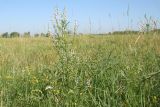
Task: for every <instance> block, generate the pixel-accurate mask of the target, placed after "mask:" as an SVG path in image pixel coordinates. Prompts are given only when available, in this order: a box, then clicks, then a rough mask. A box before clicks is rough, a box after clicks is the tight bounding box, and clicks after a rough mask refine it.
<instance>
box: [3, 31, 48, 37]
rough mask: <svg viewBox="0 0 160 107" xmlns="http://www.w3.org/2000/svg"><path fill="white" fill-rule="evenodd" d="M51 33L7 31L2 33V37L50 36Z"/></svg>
mask: <svg viewBox="0 0 160 107" xmlns="http://www.w3.org/2000/svg"><path fill="white" fill-rule="evenodd" d="M49 36H50V34H49V33H36V34H33V35H31V33H30V32H24V33H23V34H20V33H18V32H11V33H8V32H5V33H2V34H0V37H2V38H15V37H49Z"/></svg>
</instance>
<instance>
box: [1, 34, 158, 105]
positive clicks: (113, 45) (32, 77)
mask: <svg viewBox="0 0 160 107" xmlns="http://www.w3.org/2000/svg"><path fill="white" fill-rule="evenodd" d="M0 106H1V107H159V106H160V35H159V34H156V33H153V34H140V35H134V34H128V35H127V34H126V35H112V36H111V35H108V36H100V35H98V36H93V35H84V36H77V37H66V38H60V39H58V40H56V39H53V38H50V37H48V38H47V37H37V38H23V37H22V38H0Z"/></svg>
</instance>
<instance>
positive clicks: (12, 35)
mask: <svg viewBox="0 0 160 107" xmlns="http://www.w3.org/2000/svg"><path fill="white" fill-rule="evenodd" d="M19 36H20V34H19V33H18V32H12V33H11V34H10V37H11V38H13V37H19Z"/></svg>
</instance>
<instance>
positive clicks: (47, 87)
mask: <svg viewBox="0 0 160 107" xmlns="http://www.w3.org/2000/svg"><path fill="white" fill-rule="evenodd" d="M51 89H53V87H52V86H49V85H48V86H46V88H45V90H51Z"/></svg>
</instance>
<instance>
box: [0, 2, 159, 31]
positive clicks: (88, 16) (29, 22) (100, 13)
mask: <svg viewBox="0 0 160 107" xmlns="http://www.w3.org/2000/svg"><path fill="white" fill-rule="evenodd" d="M128 6H129V26H130V28H132V29H138V26H139V22H140V21H141V20H143V19H144V15H145V14H147V16H152V17H153V18H156V19H159V20H160V13H159V10H160V0H0V33H2V32H12V31H18V32H21V33H22V32H28V31H30V32H31V33H39V32H47V31H48V24H49V25H50V27H51V21H50V20H52V16H53V13H54V9H55V8H56V7H58V8H59V9H63V8H64V7H66V9H67V16H68V19H69V20H70V26H71V27H72V25H73V24H74V21H75V20H77V22H78V26H79V27H78V32H82V33H90V25H91V32H92V33H104V32H109V31H114V30H124V29H126V28H127V27H128V16H127V9H128ZM90 22H91V24H89V23H90Z"/></svg>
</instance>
